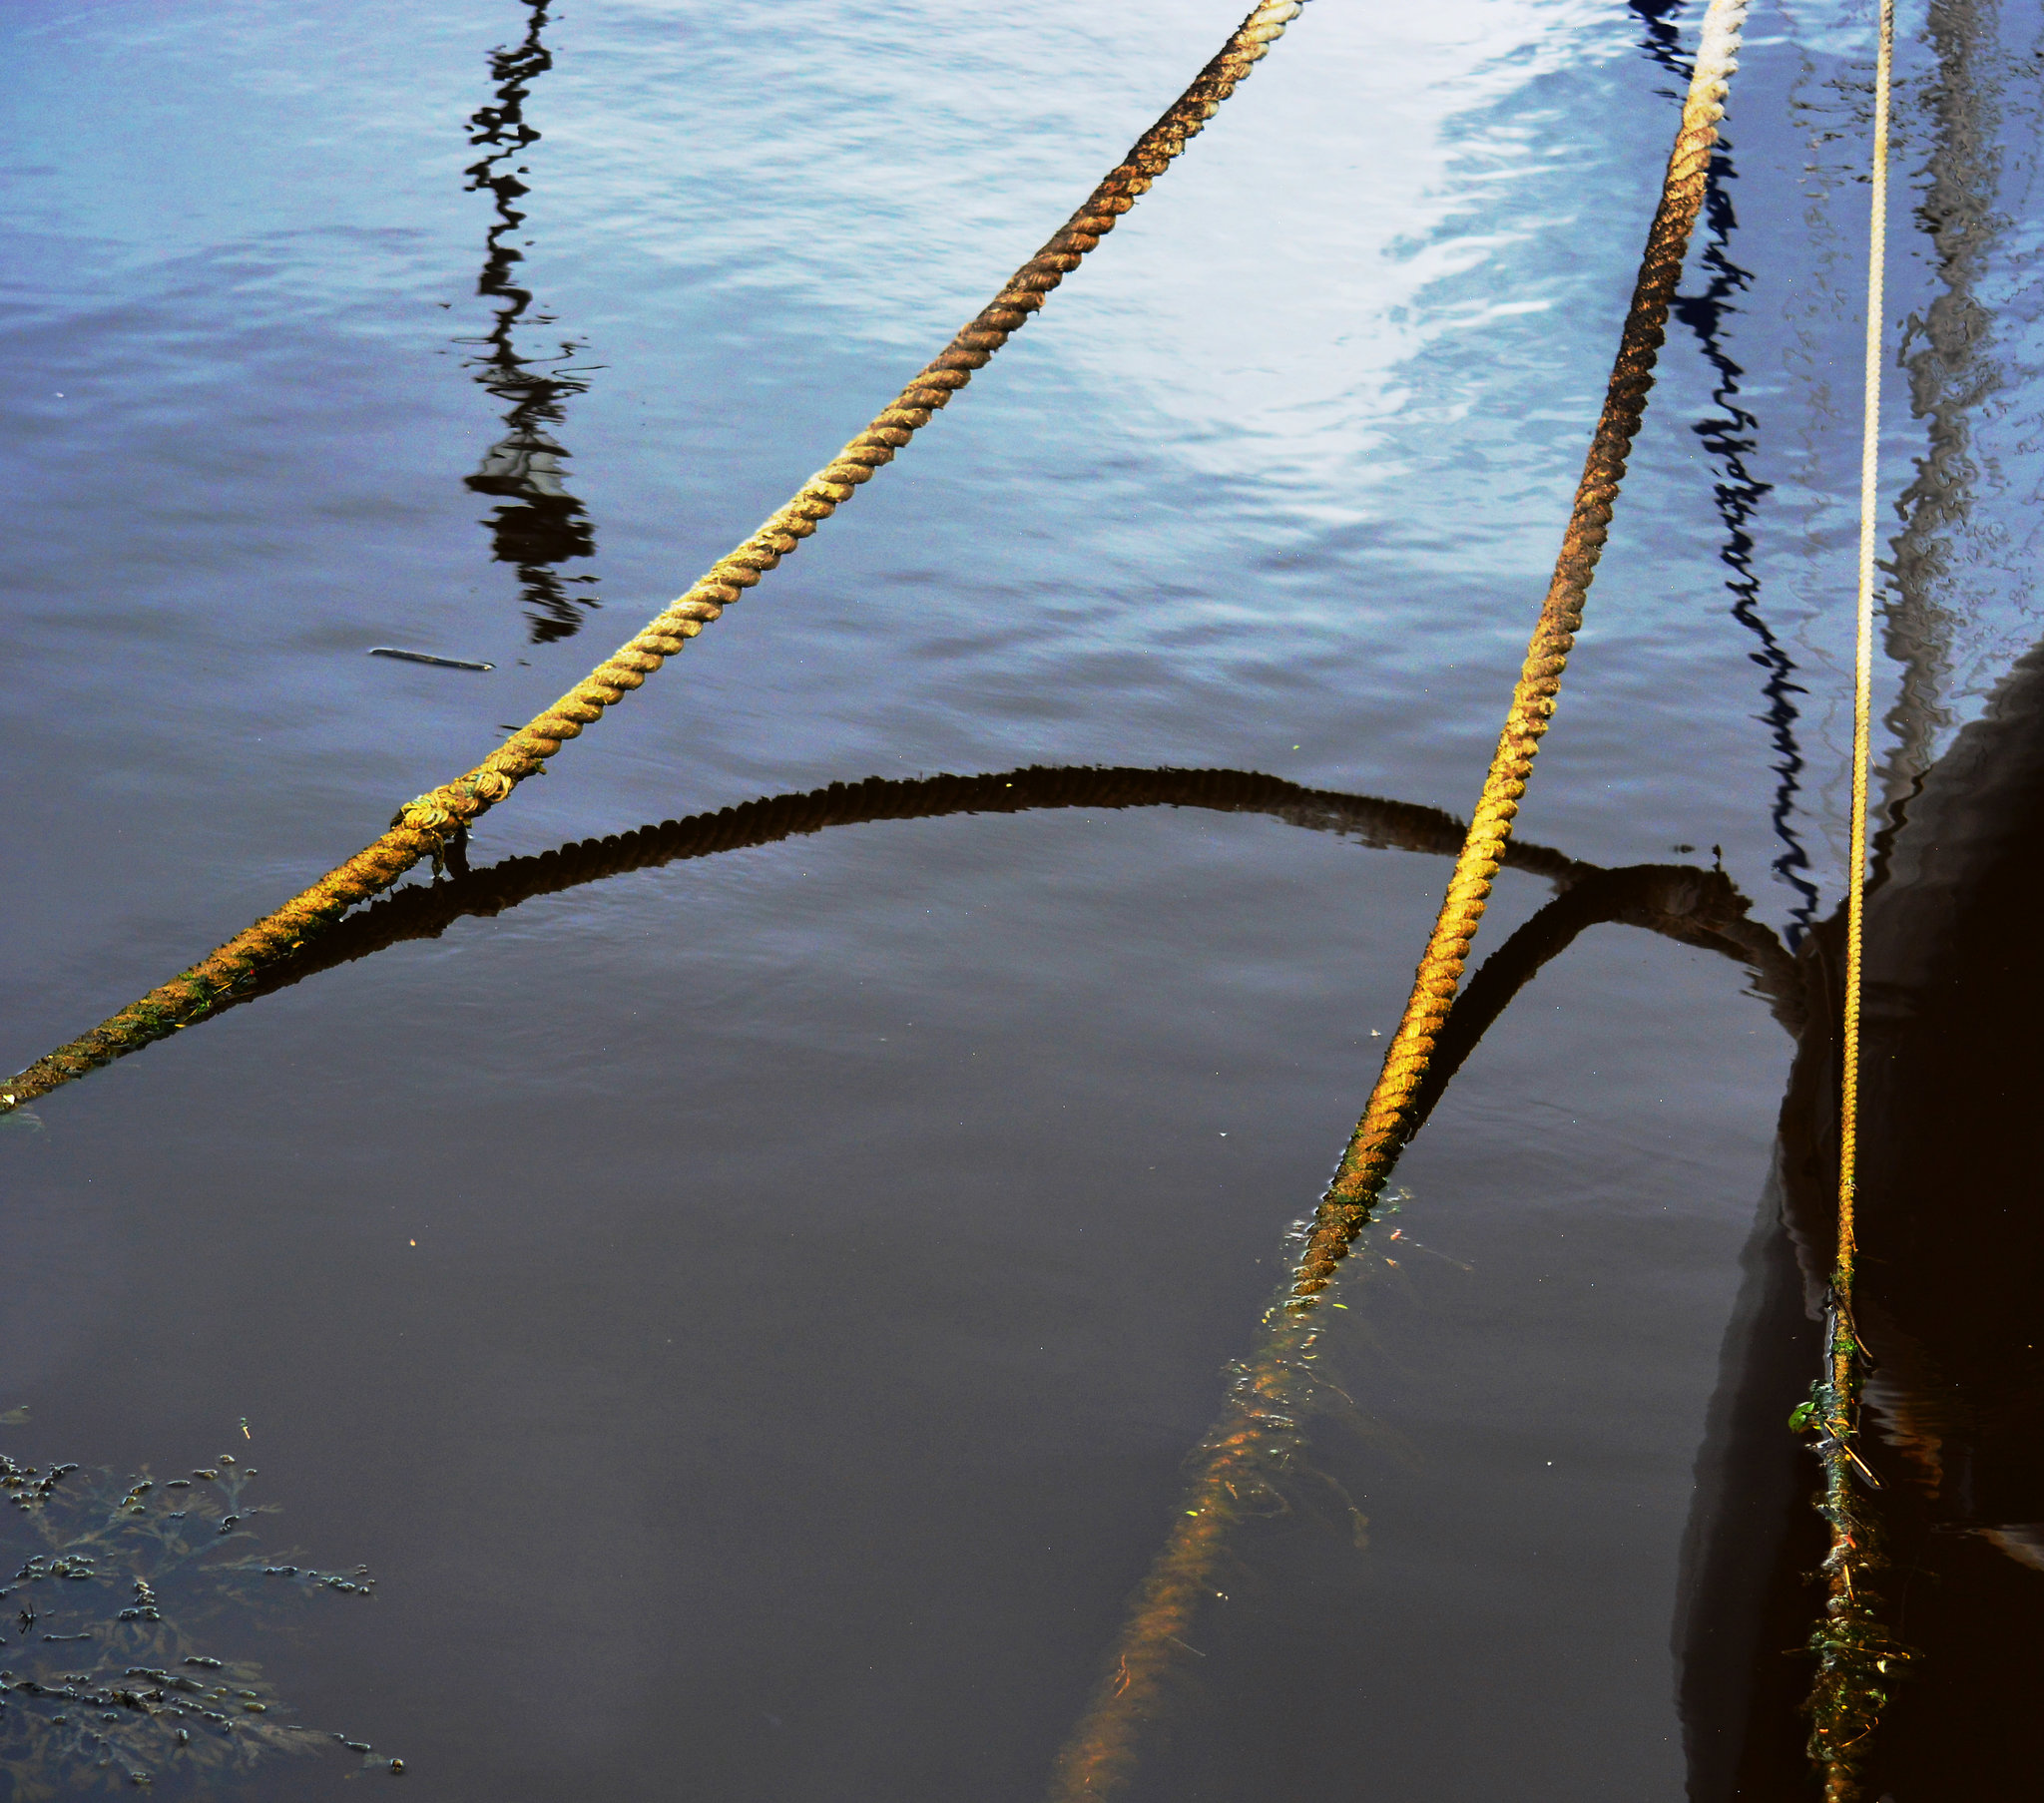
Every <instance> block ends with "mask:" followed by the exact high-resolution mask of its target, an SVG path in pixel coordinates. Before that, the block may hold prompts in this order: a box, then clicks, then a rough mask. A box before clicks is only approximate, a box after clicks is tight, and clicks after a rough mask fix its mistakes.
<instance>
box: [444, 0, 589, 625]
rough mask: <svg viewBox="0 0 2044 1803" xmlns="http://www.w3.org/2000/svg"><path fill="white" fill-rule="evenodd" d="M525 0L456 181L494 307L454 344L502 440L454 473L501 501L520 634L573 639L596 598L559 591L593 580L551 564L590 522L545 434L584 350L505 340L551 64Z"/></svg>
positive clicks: (497, 518)
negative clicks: (532, 120)
mask: <svg viewBox="0 0 2044 1803" xmlns="http://www.w3.org/2000/svg"><path fill="white" fill-rule="evenodd" d="M525 4H526V5H527V7H528V8H529V9H530V18H529V20H528V22H527V25H526V32H525V38H524V41H523V42H522V43H519V44H516V45H513V46H511V47H510V48H508V49H498V50H496V51H493V52H492V53H491V55H490V74H491V76H492V78H493V79H494V80H495V82H496V84H497V89H496V95H495V98H494V102H493V104H491V105H489V106H485V107H483V108H481V109H479V110H478V111H477V112H476V113H475V114H474V115H473V116H472V117H471V118H470V120H469V122H468V123H469V143H470V144H472V145H474V146H476V147H477V148H479V149H483V150H485V151H486V152H487V154H486V155H485V156H484V157H483V159H482V161H481V162H479V163H475V164H471V165H470V166H469V168H468V170H467V172H466V174H467V176H468V189H469V192H470V193H472V194H473V193H487V194H489V195H490V197H491V198H492V199H493V200H494V201H495V203H496V211H497V217H496V221H495V223H494V224H493V225H491V226H490V229H489V233H488V236H487V237H486V239H485V240H484V242H485V255H484V259H483V267H482V274H481V276H480V277H479V278H478V280H477V282H476V292H477V293H479V294H481V295H483V296H484V297H485V298H487V299H491V300H495V301H498V302H499V303H500V304H499V306H498V307H497V310H496V314H495V317H494V319H493V321H492V323H491V326H490V330H489V332H488V334H487V335H486V336H485V337H483V338H481V339H464V340H462V342H464V343H472V344H480V345H481V346H482V347H483V348H482V351H481V354H480V355H478V356H476V357H473V358H471V359H470V363H469V366H470V367H471V368H472V369H473V370H474V371H475V372H476V377H475V379H476V380H477V381H478V382H480V383H481V384H482V385H483V386H484V387H485V388H487V389H488V390H489V391H490V392H491V393H492V394H493V395H495V396H496V397H497V398H498V399H499V400H500V401H503V402H505V403H506V404H507V406H508V408H509V410H508V411H507V412H506V413H505V415H504V435H503V437H501V438H499V439H498V440H497V442H496V443H495V444H493V445H492V446H490V448H489V449H488V450H487V451H486V452H484V454H483V461H482V467H481V468H480V469H478V470H477V471H476V472H475V474H474V475H472V476H469V477H467V478H465V480H466V482H467V485H468V487H469V488H470V489H471V490H473V491H474V492H475V493H476V494H479V495H492V496H496V497H498V498H500V499H501V500H502V501H503V503H504V505H503V506H501V507H499V508H498V509H497V511H496V512H495V513H494V514H492V515H491V516H490V518H489V520H488V521H487V524H488V526H489V528H490V535H491V545H492V549H493V552H494V554H495V557H496V560H497V562H498V563H500V564H510V565H512V566H513V567H514V568H515V569H516V570H517V572H518V588H519V594H520V596H521V598H522V599H523V601H524V603H525V611H526V617H527V619H528V620H529V621H530V622H531V623H532V641H533V643H534V644H535V645H544V644H548V643H550V642H552V641H554V640H558V639H567V638H571V637H573V635H574V634H575V633H576V632H578V631H579V630H580V629H581V626H582V622H583V618H584V612H585V610H587V609H589V608H593V607H596V606H598V605H599V604H598V602H597V599H596V597H595V595H593V594H582V593H575V592H571V591H573V590H577V589H581V588H589V587H593V586H594V584H595V581H596V579H595V578H594V577H589V576H570V577H563V576H562V575H560V574H559V571H558V567H559V566H560V565H562V564H566V563H571V562H573V561H574V560H575V559H577V558H585V557H592V556H594V555H595V552H596V531H595V528H594V526H593V525H592V524H591V522H590V519H589V516H588V513H587V512H586V510H585V509H584V508H583V505H582V503H581V502H580V501H578V500H577V499H576V498H575V497H574V496H573V495H571V494H570V493H569V492H568V488H567V484H566V481H565V479H564V478H565V474H566V465H567V459H568V452H567V450H566V448H565V447H564V446H563V445H562V444H561V442H560V439H559V438H558V436H557V435H556V429H557V428H558V427H559V426H560V425H561V423H562V422H563V420H564V419H565V418H566V408H565V406H564V405H563V403H564V402H565V401H566V400H567V399H568V397H569V396H571V395H576V394H585V393H587V392H588V389H589V384H588V383H587V382H586V381H583V380H582V379H581V376H582V375H584V374H587V373H588V370H587V368H586V367H585V368H584V369H582V370H579V371H578V370H576V369H573V368H571V367H570V365H572V364H573V362H574V359H575V356H576V354H577V352H578V351H580V350H582V349H583V348H584V346H583V345H582V343H581V342H580V341H578V340H576V339H573V338H563V339H560V340H558V341H557V342H558V346H559V349H558V353H557V354H555V355H551V356H526V355H523V354H521V353H520V351H519V349H518V345H517V333H518V328H519V326H520V325H521V323H524V322H525V321H526V318H527V313H528V309H529V308H530V307H531V306H532V299H533V297H532V292H531V290H530V289H529V288H524V287H521V286H520V285H519V284H518V282H517V280H516V273H517V265H518V264H519V263H521V262H523V261H524V260H525V252H524V251H523V250H522V249H520V248H519V247H518V246H517V245H516V244H514V243H513V242H512V241H511V240H512V237H513V236H514V234H516V233H517V232H518V231H519V230H520V229H521V228H522V227H523V226H524V225H525V217H526V216H525V214H524V213H523V212H521V211H520V210H519V207H518V203H519V202H520V201H521V200H523V199H524V198H525V196H526V195H528V194H530V193H531V192H532V191H531V190H530V189H529V188H528V187H527V186H526V185H525V184H524V183H523V182H521V181H520V180H519V177H521V176H524V175H529V174H530V173H531V172H530V170H529V169H528V168H527V167H526V166H525V165H524V164H522V163H520V162H519V161H518V159H519V158H521V157H522V156H524V155H525V153H526V151H527V150H529V149H530V148H531V147H532V146H533V145H535V144H537V143H538V142H539V139H540V134H539V133H538V131H537V130H535V129H534V128H533V127H532V126H531V125H529V124H528V123H527V122H526V119H525V101H526V98H527V96H528V95H529V94H530V93H531V91H532V84H533V83H534V82H535V81H536V80H538V78H539V77H540V76H542V75H544V74H545V73H546V72H547V70H549V69H551V68H552V67H553V62H554V59H553V53H552V52H551V51H549V50H548V49H547V47H546V45H545V44H544V42H542V39H541V33H542V32H543V31H544V30H545V28H546V26H547V24H548V23H549V20H548V16H547V5H548V0H525ZM531 323H532V324H534V325H551V324H553V323H555V321H554V319H553V317H552V316H551V315H550V314H546V313H533V314H532V315H531Z"/></svg>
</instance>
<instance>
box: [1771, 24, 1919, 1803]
mask: <svg viewBox="0 0 2044 1803" xmlns="http://www.w3.org/2000/svg"><path fill="white" fill-rule="evenodd" d="M1894 30H1895V15H1894V5H1893V0H1880V45H1879V49H1878V51H1877V52H1876V55H1875V61H1874V92H1873V167H1872V176H1873V180H1872V189H1873V193H1872V199H1871V202H1870V211H1871V220H1870V225H1869V229H1868V234H1867V252H1866V364H1865V381H1864V389H1863V393H1862V397H1861V406H1862V419H1861V426H1860V441H1859V596H1858V606H1857V610H1856V626H1855V632H1854V647H1853V681H1852V830H1851V847H1850V850H1849V851H1848V853H1847V854H1846V855H1847V866H1846V879H1845V881H1846V887H1845V994H1844V999H1843V1005H1842V1008H1841V1011H1840V1033H1839V1086H1838V1088H1839V1097H1838V1230H1837V1245H1836V1249H1835V1251H1834V1253H1833V1256H1832V1263H1831V1291H1830V1306H1829V1310H1828V1318H1827V1321H1826V1334H1825V1351H1824V1375H1823V1378H1822V1380H1821V1381H1819V1382H1818V1383H1817V1384H1816V1386H1815V1387H1814V1388H1813V1390H1812V1392H1811V1396H1810V1404H1809V1407H1808V1408H1807V1409H1806V1410H1798V1411H1797V1414H1798V1416H1800V1417H1802V1419H1803V1422H1804V1423H1806V1424H1807V1425H1808V1426H1810V1427H1812V1428H1815V1429H1817V1430H1819V1433H1820V1438H1819V1439H1818V1441H1817V1445H1816V1451H1817V1456H1818V1458H1819V1459H1820V1460H1821V1461H1822V1464H1823V1474H1824V1488H1823V1494H1822V1496H1821V1498H1820V1499H1819V1501H1818V1504H1817V1507H1818V1510H1819V1512H1820V1513H1821V1514H1822V1515H1823V1517H1824V1519H1825V1520H1826V1521H1827V1522H1828V1523H1829V1524H1830V1547H1829V1550H1828V1551H1827V1552H1826V1554H1825V1556H1824V1562H1823V1571H1824V1576H1825V1578H1826V1588H1827V1592H1828V1594H1827V1596H1826V1599H1825V1602H1824V1611H1823V1615H1822V1618H1821V1619H1820V1620H1819V1621H1818V1623H1817V1626H1816V1629H1815V1631H1814V1632H1813V1633H1812V1634H1811V1635H1810V1642H1809V1643H1810V1650H1811V1651H1812V1652H1813V1653H1814V1654H1815V1655H1816V1660H1817V1671H1816V1681H1815V1684H1814V1686H1813V1688H1812V1689H1811V1692H1810V1698H1809V1714H1810V1733H1809V1756H1810V1758H1811V1759H1812V1760H1813V1761H1814V1762H1815V1763H1816V1766H1817V1768H1818V1770H1819V1771H1820V1772H1821V1774H1822V1777H1823V1785H1824V1797H1825V1799H1826V1803H1853V1799H1855V1798H1857V1797H1858V1796H1860V1794H1861V1777H1862V1773H1863V1770H1864V1765H1865V1758H1866V1754H1867V1752H1868V1750H1869V1747H1868V1742H1869V1738H1870V1736H1871V1735H1872V1733H1873V1730H1874V1727H1875V1726H1876V1724H1877V1723H1878V1722H1879V1720H1880V1712H1881V1710H1882V1709H1883V1708H1885V1707H1886V1704H1887V1686H1886V1678H1887V1675H1888V1673H1889V1671H1890V1670H1891V1669H1893V1668H1894V1667H1896V1666H1898V1665H1900V1664H1901V1663H1902V1662H1903V1661H1905V1660H1906V1659H1907V1658H1908V1657H1909V1656H1910V1654H1909V1650H1908V1649H1907V1648H1906V1647H1904V1646H1902V1645H1901V1644H1899V1643H1898V1642H1897V1641H1896V1640H1894V1639H1893V1637H1892V1636H1891V1635H1890V1634H1889V1633H1888V1632H1887V1630H1886V1629H1885V1628H1884V1627H1883V1626H1882V1625H1881V1622H1880V1619H1879V1616H1878V1614H1877V1613H1876V1611H1875V1606H1874V1605H1875V1604H1876V1603H1877V1601H1878V1600H1879V1599H1878V1598H1877V1597H1876V1596H1875V1595H1874V1594H1873V1592H1872V1591H1871V1590H1870V1589H1869V1588H1868V1587H1867V1585H1866V1581H1865V1578H1866V1575H1867V1574H1868V1573H1869V1572H1871V1571H1872V1570H1874V1569H1876V1568H1877V1567H1879V1566H1881V1565H1884V1564H1885V1563H1886V1562H1885V1560H1884V1559H1883V1558H1882V1557H1881V1554H1880V1550H1879V1544H1878V1539H1877V1536H1876V1534H1875V1531H1874V1525H1873V1523H1872V1521H1871V1519H1870V1518H1869V1516H1868V1514H1867V1512H1866V1510H1865V1508H1864V1506H1863V1504H1862V1502H1861V1496H1862V1490H1863V1487H1864V1486H1866V1485H1869V1484H1873V1485H1877V1483H1878V1480H1877V1479H1876V1478H1875V1477H1874V1475H1873V1472H1872V1470H1871V1468H1870V1467H1868V1466H1867V1464H1866V1463H1865V1461H1864V1460H1863V1459H1862V1458H1861V1457H1860V1455H1859V1453H1858V1451H1857V1450H1856V1448H1855V1446H1854V1444H1853V1443H1854V1441H1855V1440H1856V1438H1857V1436H1858V1433H1859V1403H1860V1390H1861V1386H1862V1383H1863V1381H1864V1375H1865V1373H1864V1369H1863V1354H1864V1348H1863V1346H1862V1345H1861V1343H1860V1339H1859V1332H1858V1325H1857V1322H1856V1321H1855V1319H1854V1315H1853V1298H1852V1286H1853V1278H1854V1275H1855V1267H1856V1265H1857V1263H1858V1251H1859V1247H1858V1239H1857V1235H1856V1233H1855V1230H1854V1226H1855V1223H1854V1214H1855V1204H1856V1201H1857V1197H1858V1186H1859V1013H1860V1007H1859V1004H1860V985H1861V972H1862V958H1863V940H1864V923H1865V909H1866V795H1867V780H1868V768H1869V765H1870V763H1871V761H1872V751H1873V747H1872V716H1873V591H1874V508H1875V504H1876V489H1877V486H1878V478H1879V464H1880V374H1881V368H1880V366H1881V324H1882V317H1883V313H1884V311H1885V302H1884V300H1883V297H1882V295H1883V287H1884V275H1885V267H1886V259H1887V201H1888V181H1887V165H1888V105H1889V87H1890V82H1891V74H1892V65H1893V61H1894ZM1855 1574H1856V1575H1857V1576H1856V1578H1855Z"/></svg>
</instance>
